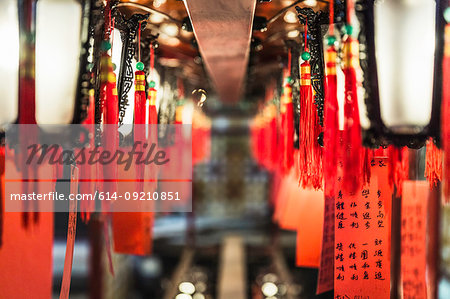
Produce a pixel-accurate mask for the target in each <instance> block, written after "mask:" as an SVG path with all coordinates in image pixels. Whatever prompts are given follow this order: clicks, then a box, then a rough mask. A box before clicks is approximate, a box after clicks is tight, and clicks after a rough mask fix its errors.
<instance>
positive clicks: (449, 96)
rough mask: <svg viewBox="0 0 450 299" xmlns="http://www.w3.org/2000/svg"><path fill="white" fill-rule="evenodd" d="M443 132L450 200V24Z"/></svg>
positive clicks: (446, 195) (448, 28)
mask: <svg viewBox="0 0 450 299" xmlns="http://www.w3.org/2000/svg"><path fill="white" fill-rule="evenodd" d="M442 77H443V79H442V115H441V120H442V129H441V130H442V133H441V141H442V146H443V147H442V148H443V150H444V153H445V154H444V201H445V202H449V201H450V88H449V87H450V24H447V25H446V26H445V50H444V59H443V67H442Z"/></svg>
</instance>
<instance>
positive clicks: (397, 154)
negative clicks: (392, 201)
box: [388, 145, 409, 197]
mask: <svg viewBox="0 0 450 299" xmlns="http://www.w3.org/2000/svg"><path fill="white" fill-rule="evenodd" d="M388 151H389V153H388V155H389V177H388V180H389V185H390V186H391V187H393V186H395V187H396V193H395V195H396V196H397V197H400V196H402V188H403V181H404V180H407V179H408V175H409V152H408V148H407V147H404V148H398V147H395V146H393V145H391V146H389V148H388Z"/></svg>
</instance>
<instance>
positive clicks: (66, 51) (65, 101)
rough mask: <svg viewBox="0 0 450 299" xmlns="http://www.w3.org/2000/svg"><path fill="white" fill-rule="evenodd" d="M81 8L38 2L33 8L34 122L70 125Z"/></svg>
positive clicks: (54, 0)
mask: <svg viewBox="0 0 450 299" xmlns="http://www.w3.org/2000/svg"><path fill="white" fill-rule="evenodd" d="M80 32H81V4H80V3H79V2H78V1H76V0H68V1H59V0H39V1H38V2H37V8H36V120H37V122H38V123H42V124H64V123H70V122H71V121H72V118H73V112H74V107H75V96H76V92H77V90H76V89H77V81H78V80H77V79H78V73H79V71H78V70H79V56H80Z"/></svg>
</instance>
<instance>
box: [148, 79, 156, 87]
mask: <svg viewBox="0 0 450 299" xmlns="http://www.w3.org/2000/svg"><path fill="white" fill-rule="evenodd" d="M155 86H156V83H155V81H153V80H152V81H150V83H149V84H148V87H150V88H155Z"/></svg>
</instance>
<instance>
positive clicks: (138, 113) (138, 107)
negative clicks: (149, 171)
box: [134, 22, 147, 192]
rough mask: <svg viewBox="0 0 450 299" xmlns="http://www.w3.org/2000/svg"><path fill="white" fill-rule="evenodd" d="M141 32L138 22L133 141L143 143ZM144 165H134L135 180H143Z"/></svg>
mask: <svg viewBox="0 0 450 299" xmlns="http://www.w3.org/2000/svg"><path fill="white" fill-rule="evenodd" d="M141 30H142V22H139V29H138V39H137V48H138V62H137V63H136V69H137V70H136V71H135V72H134V78H135V84H134V124H135V126H134V141H135V142H136V141H141V142H144V141H145V139H146V138H145V133H146V132H145V128H143V127H142V126H140V125H145V123H146V102H147V101H146V96H145V82H146V81H145V72H144V63H142V62H141ZM138 148H139V150H143V149H142V145H141V146H139V147H138ZM144 170H145V169H144V165H143V164H139V165H136V178H137V179H143V178H144ZM137 191H138V192H142V191H144V182H143V181H139V182H137Z"/></svg>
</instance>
